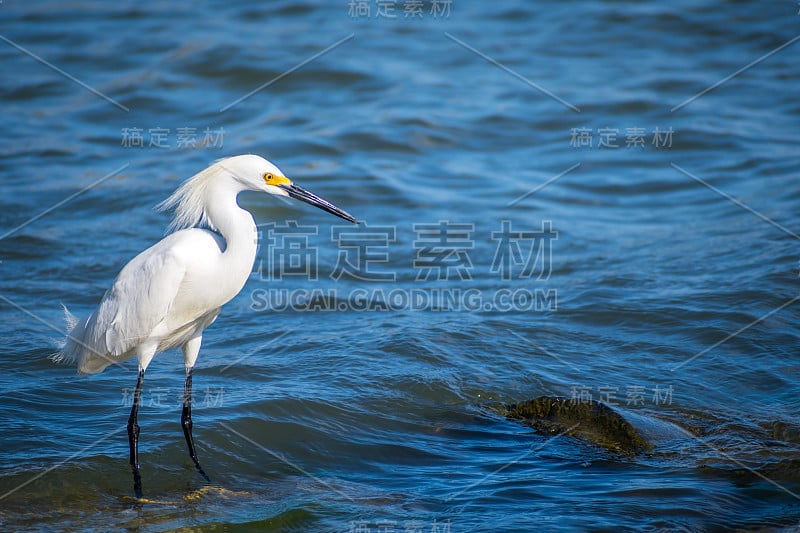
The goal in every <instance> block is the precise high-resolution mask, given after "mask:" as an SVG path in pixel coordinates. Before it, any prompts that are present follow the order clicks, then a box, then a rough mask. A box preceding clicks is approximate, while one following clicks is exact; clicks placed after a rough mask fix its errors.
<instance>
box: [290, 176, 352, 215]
mask: <svg viewBox="0 0 800 533" xmlns="http://www.w3.org/2000/svg"><path fill="white" fill-rule="evenodd" d="M278 187H280V188H281V189H283V190H284V191H286V192H287V193H289V196H290V197H292V198H294V199H295V200H300V201H303V202H305V203H307V204H311V205H313V206H315V207H319V208H320V209H322V210H323V211H327V212H328V213H331V214H332V215H336V216H337V217H340V218H343V219H345V220H347V221H348V222H352V223H354V224H358V220H356V219H355V217H354V216H353V215H351V214H350V213H348V212H347V211H344V210H343V209H339V208H338V207H336V206H335V205H333V204H332V203H330V202H329V201H328V200H325V199H323V198H320V197H319V196H317V195H316V194H313V193H311V192H308V191H307V190H305V189H304V188H302V187H300V186H299V185H295V184H294V183H292V184H291V185H278Z"/></svg>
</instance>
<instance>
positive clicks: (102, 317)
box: [53, 154, 358, 499]
mask: <svg viewBox="0 0 800 533" xmlns="http://www.w3.org/2000/svg"><path fill="white" fill-rule="evenodd" d="M243 191H258V192H264V193H267V194H272V195H276V196H284V197H290V198H294V199H297V200H300V201H302V202H306V203H308V204H311V205H313V206H315V207H318V208H320V209H322V210H324V211H327V212H328V213H331V214H333V215H336V216H337V217H340V218H342V219H344V220H347V221H348V222H351V223H355V224H358V221H357V220H356V219H355V218H354V217H353V216H352V215H350V214H349V213H347V212H346V211H344V210H342V209H340V208H338V207H336V206H335V205H333V204H332V203H330V202H328V201H327V200H324V199H322V198H320V197H319V196H316V195H315V194H313V193H311V192H309V191H307V190H306V189H304V188H302V187H300V186H299V185H297V184H295V183H294V182H293V181H292V180H290V179H289V178H287V177H286V176H285V175H284V173H283V172H281V170H280V169H279V168H278V167H277V166H275V165H274V164H272V163H271V162H269V161H267V160H266V159H264V158H262V157H261V156H258V155H253V154H246V155H238V156H233V157H228V158H225V159H221V160H218V161H216V162H214V163H213V164H212V165H211V166H209V167H208V168H206V169H205V170H202V171H200V172H198V173H197V174H195V175H194V176H192V177H191V178H189V179H188V180H186V181H185V182H184V183H183V184H181V185H180V186H179V187H178V188H177V189H176V190H175V192H174V193H173V194H172V195H171V196H169V197H168V198H167V199H166V200H164V201H163V202H161V203H160V204H159V205H158V206H157V209H159V210H162V211H174V218H173V220H172V222H171V224H170V225H169V228H168V230H167V235H166V236H165V237H164V238H163V239H162V240H160V241H158V242H157V243H156V244H154V245H153V246H151V247H150V248H147V249H146V250H144V251H143V252H141V253H140V254H139V255H137V256H136V257H134V258H133V259H132V260H131V261H130V262H128V264H126V265H125V266H124V267H123V268H122V270H121V271H120V272H119V274H118V275H117V277H116V279H115V280H114V282H113V283H112V285H111V287H110V288H109V289H108V290H107V291H106V293H105V295H104V296H103V298H102V300H101V301H100V304H99V305H98V306H97V308H96V309H95V310H94V312H93V313H92V314H91V315H90V316H89V317H88V318H86V319H84V320H79V319H77V318H76V317H75V316H73V315H72V314H71V313H70V312H69V310H68V309H67V308H66V307H64V312H65V315H66V321H67V336H66V339H65V340H64V343H63V346H62V349H61V350H60V351H59V352H58V353H57V354H56V355H55V356H54V357H53V359H54V360H55V361H57V362H64V363H72V364H75V365H77V369H78V373H79V374H96V373H99V372H102V371H103V370H104V369H105V368H106V367H108V366H109V365H112V364H120V363H122V362H124V361H127V360H129V359H132V358H134V357H136V358H137V359H138V365H139V368H138V377H137V381H136V388H135V390H134V394H133V406H132V408H131V413H130V417H129V418H128V425H127V430H128V445H129V449H130V465H131V470H132V473H133V485H134V487H133V488H134V493H135V494H136V497H137V498H140V499H141V498H142V494H143V491H142V479H141V473H140V468H141V467H140V463H139V434H140V428H139V424H138V412H139V404H140V400H141V393H142V382H143V380H144V376H145V371H146V370H147V367H148V365H149V364H150V362H151V361H152V360H153V357H154V356H155V355H156V354H157V353H159V352H162V351H164V350H168V349H170V348H175V347H179V346H180V347H181V349H182V350H183V359H184V366H185V368H186V375H185V384H184V395H183V407H182V410H181V427H182V428H183V434H184V438H185V440H186V445H187V447H188V449H189V455H190V457H191V458H192V461H193V462H194V465H195V467H196V469H197V471H198V472H199V473H200V474H201V475H202V476H203V478H204V479H205V480H206V482H209V483H210V479H209V477H208V476H207V475H206V473H205V471H204V470H203V468H202V467H201V466H200V462H199V460H198V458H197V452H196V449H195V445H194V439H193V437H192V427H193V424H192V403H191V401H192V370H193V368H194V366H195V363H196V362H197V357H198V354H199V352H200V344H201V341H202V336H203V332H204V330H205V329H206V328H207V327H208V326H210V325H211V324H212V323H213V322H214V321H215V320H216V319H217V316H218V315H219V312H220V308H221V307H222V306H223V305H224V304H226V303H227V302H229V301H230V300H231V299H232V298H234V297H235V296H236V295H237V294H238V293H239V292H240V291H241V290H242V288H243V287H244V285H245V282H246V281H247V279H248V277H249V275H250V272H251V271H252V268H253V262H254V261H255V257H256V248H257V236H258V233H257V228H256V223H255V220H254V218H253V215H252V214H251V213H250V212H249V211H247V210H245V209H243V208H241V207H240V206H239V204H238V201H237V197H238V195H239V193H241V192H243Z"/></svg>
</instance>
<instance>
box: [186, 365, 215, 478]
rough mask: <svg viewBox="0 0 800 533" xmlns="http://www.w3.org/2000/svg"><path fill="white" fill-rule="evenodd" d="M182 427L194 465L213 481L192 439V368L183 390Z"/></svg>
mask: <svg viewBox="0 0 800 533" xmlns="http://www.w3.org/2000/svg"><path fill="white" fill-rule="evenodd" d="M181 427H183V436H184V437H186V445H187V446H188V447H189V455H190V456H191V457H192V461H194V466H195V467H197V471H198V472H200V475H201V476H203V479H205V480H206V483H211V480H210V479H209V478H208V476H207V475H206V473H205V472H204V471H203V467H202V466H200V462H199V461H198V460H197V451H196V450H195V448H194V439H192V369H191V368H190V369H189V370H188V371H187V372H186V386H185V387H184V391H183V411H181Z"/></svg>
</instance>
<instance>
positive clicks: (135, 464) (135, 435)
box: [128, 370, 144, 498]
mask: <svg viewBox="0 0 800 533" xmlns="http://www.w3.org/2000/svg"><path fill="white" fill-rule="evenodd" d="M143 379H144V370H139V378H138V379H137V380H136V390H135V391H134V393H133V408H132V409H131V416H130V418H128V445H129V446H130V449H131V470H132V471H133V492H134V493H135V494H136V497H137V498H141V497H142V476H141V474H139V424H138V423H137V419H138V417H139V399H140V398H141V397H142V380H143Z"/></svg>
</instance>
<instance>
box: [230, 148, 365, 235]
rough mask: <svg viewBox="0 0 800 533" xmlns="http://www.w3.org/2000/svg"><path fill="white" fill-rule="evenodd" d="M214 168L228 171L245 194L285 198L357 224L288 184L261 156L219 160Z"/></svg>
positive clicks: (307, 192)
mask: <svg viewBox="0 0 800 533" xmlns="http://www.w3.org/2000/svg"><path fill="white" fill-rule="evenodd" d="M218 164H220V165H221V166H222V167H224V168H225V169H226V170H228V171H229V172H230V173H231V175H233V177H234V178H235V179H236V180H237V181H239V182H240V183H241V184H242V185H243V186H244V187H245V188H247V189H249V190H253V191H263V192H267V193H269V194H275V195H277V196H288V197H290V198H294V199H296V200H300V201H303V202H305V203H307V204H311V205H313V206H315V207H318V208H320V209H322V210H323V211H327V212H328V213H331V214H333V215H336V216H337V217H340V218H343V219H345V220H347V221H348V222H353V223H357V222H358V221H357V220H356V219H355V217H353V216H352V215H351V214H349V213H347V212H346V211H344V210H343V209H339V208H338V207H336V206H335V205H333V204H332V203H330V202H329V201H327V200H325V199H323V198H320V197H319V196H317V195H315V194H313V193H311V192H309V191H307V190H306V189H304V188H302V187H300V186H299V185H296V184H295V183H292V180H290V179H289V178H287V177H286V176H285V175H284V174H283V172H281V169H279V168H278V167H276V166H275V165H273V164H272V163H270V162H269V161H267V160H266V159H264V158H263V157H261V156H257V155H252V154H248V155H239V156H234V157H230V158H228V159H223V160H221V161H219V162H218Z"/></svg>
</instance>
